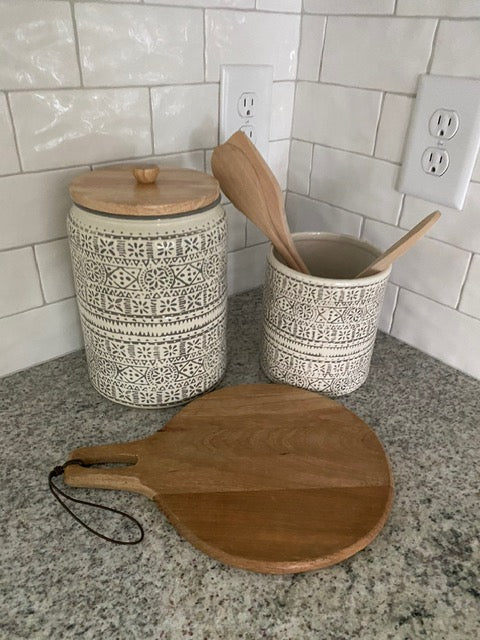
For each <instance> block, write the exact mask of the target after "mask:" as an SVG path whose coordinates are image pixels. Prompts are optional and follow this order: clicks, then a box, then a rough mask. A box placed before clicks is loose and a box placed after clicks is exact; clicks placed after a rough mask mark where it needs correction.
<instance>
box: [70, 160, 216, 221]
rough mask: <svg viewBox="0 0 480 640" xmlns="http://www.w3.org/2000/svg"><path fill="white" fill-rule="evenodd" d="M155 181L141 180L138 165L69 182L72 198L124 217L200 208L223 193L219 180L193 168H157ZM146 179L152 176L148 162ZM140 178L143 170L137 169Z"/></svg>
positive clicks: (166, 214)
mask: <svg viewBox="0 0 480 640" xmlns="http://www.w3.org/2000/svg"><path fill="white" fill-rule="evenodd" d="M157 168H158V176H157V177H156V181H154V182H153V183H149V182H147V183H145V184H142V183H139V182H137V178H136V177H135V175H134V171H135V170H138V169H142V167H139V166H138V165H131V164H129V165H116V166H114V167H108V168H104V169H96V170H95V171H89V172H87V173H82V174H81V175H79V176H77V177H76V178H75V179H74V180H72V182H71V183H70V195H71V197H72V200H73V201H74V202H75V203H76V204H78V205H80V206H83V207H87V208H88V209H93V210H94V211H102V212H105V213H114V214H117V215H124V216H168V215H172V214H177V213H186V212H190V211H195V210H196V209H201V208H203V207H207V206H209V205H211V204H213V203H214V202H215V201H216V200H217V199H218V197H219V195H220V187H219V185H218V182H217V180H216V179H215V178H214V177H213V176H210V175H207V174H206V173H201V172H200V171H194V170H193V169H177V168H170V167H157ZM148 169H149V171H147V172H146V174H145V179H146V180H149V179H151V177H152V174H153V172H152V169H153V167H152V166H151V165H149V167H148ZM137 173H138V176H139V177H140V178H141V176H142V173H141V172H138V171H137Z"/></svg>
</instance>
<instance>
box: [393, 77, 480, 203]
mask: <svg viewBox="0 0 480 640" xmlns="http://www.w3.org/2000/svg"><path fill="white" fill-rule="evenodd" d="M479 146H480V80H474V79H470V78H458V77H452V76H435V75H421V76H420V78H419V84H418V91H417V98H416V101H415V106H414V109H413V112H412V116H411V118H410V125H409V129H408V133H407V138H406V142H405V148H404V153H403V163H402V168H401V170H400V175H399V180H398V185H397V188H398V190H399V191H401V192H403V193H407V194H410V195H413V196H416V197H417V198H423V199H424V200H429V201H430V202H434V203H436V204H444V205H446V206H448V207H453V208H454V209H462V207H463V205H464V202H465V196H466V195H467V190H468V185H469V182H470V179H471V177H472V172H473V168H474V165H475V160H476V157H477V154H478V149H479Z"/></svg>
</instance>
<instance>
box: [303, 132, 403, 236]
mask: <svg viewBox="0 0 480 640" xmlns="http://www.w3.org/2000/svg"><path fill="white" fill-rule="evenodd" d="M397 171H398V168H397V167H396V166H395V165H393V164H390V163H389V162H384V161H383V160H377V159H376V158H367V157H366V156H360V155H357V154H355V153H349V152H347V151H339V150H338V149H330V148H327V147H321V146H319V145H315V148H314V150H313V167H312V176H311V187H310V195H311V196H312V197H313V198H315V199H317V200H322V201H324V202H328V203H329V204H333V205H337V206H339V207H343V208H345V209H348V210H351V211H354V212H356V213H362V214H365V215H367V216H369V217H370V218H376V219H378V220H382V221H383V222H389V223H395V222H396V221H397V219H398V215H399V213H400V205H401V202H402V195H401V194H400V193H398V191H396V190H395V189H394V185H395V182H396V176H397Z"/></svg>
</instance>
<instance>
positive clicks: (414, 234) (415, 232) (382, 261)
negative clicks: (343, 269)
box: [355, 211, 441, 278]
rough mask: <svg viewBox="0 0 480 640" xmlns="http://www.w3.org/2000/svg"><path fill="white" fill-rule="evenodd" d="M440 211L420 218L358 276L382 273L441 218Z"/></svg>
mask: <svg viewBox="0 0 480 640" xmlns="http://www.w3.org/2000/svg"><path fill="white" fill-rule="evenodd" d="M440 215H441V214H440V211H434V212H433V213H431V214H430V215H428V216H426V217H425V218H423V220H420V222H419V223H418V224H417V225H415V226H414V227H413V229H410V231H409V232H408V233H406V234H405V235H404V236H402V237H401V238H400V240H398V241H397V242H395V244H392V246H391V247H390V248H389V249H387V250H386V251H384V252H383V253H382V255H380V256H378V258H376V259H375V260H374V261H373V262H372V263H370V264H369V265H368V267H365V269H363V270H362V271H361V272H360V273H359V274H358V275H357V276H355V277H356V278H364V277H366V276H372V275H374V274H375V273H380V271H384V270H385V269H388V267H389V266H390V265H391V264H392V263H393V262H394V261H395V260H396V259H397V258H399V257H400V256H403V254H404V253H406V252H407V251H409V250H410V249H411V248H412V247H413V245H414V244H416V243H417V242H418V241H419V240H420V238H421V237H422V236H424V235H425V234H426V233H427V231H428V230H429V229H430V227H432V226H433V225H434V224H435V223H436V221H437V220H438V219H439V218H440Z"/></svg>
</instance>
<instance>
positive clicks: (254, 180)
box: [212, 134, 307, 272]
mask: <svg viewBox="0 0 480 640" xmlns="http://www.w3.org/2000/svg"><path fill="white" fill-rule="evenodd" d="M241 135H242V136H243V137H244V138H245V139H247V138H246V136H244V134H241ZM212 171H213V174H214V176H215V177H216V178H217V180H218V181H219V183H220V186H221V188H222V191H223V192H224V193H225V195H226V196H227V198H229V200H231V202H232V203H233V204H234V205H235V207H237V209H239V210H240V211H242V212H243V213H244V214H245V215H246V216H247V218H248V219H249V220H250V221H251V222H253V224H255V225H256V226H257V227H258V228H259V229H260V230H261V231H262V233H264V234H265V235H266V236H267V238H268V239H269V240H270V241H271V243H272V244H273V246H274V247H275V249H276V250H277V251H278V253H279V254H280V255H281V256H282V258H283V260H284V262H285V264H286V265H287V266H289V267H290V268H292V269H295V270H297V271H303V272H307V271H306V267H304V265H303V262H302V263H300V262H299V261H298V260H296V259H295V257H294V256H293V255H292V253H291V251H290V250H289V248H288V244H287V242H285V238H284V237H282V235H281V233H280V231H279V228H278V226H276V225H275V222H274V221H272V218H271V215H270V211H269V206H268V201H267V194H266V192H265V190H264V189H263V187H262V184H261V181H260V178H259V175H258V171H257V170H256V169H255V167H254V166H253V165H252V162H251V161H250V160H249V158H248V157H246V155H245V152H244V151H243V150H242V149H240V148H239V147H238V146H236V145H231V144H229V143H228V142H226V143H225V144H222V145H219V146H218V147H216V149H215V150H214V152H213V155H212ZM300 260H301V259H300Z"/></svg>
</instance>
